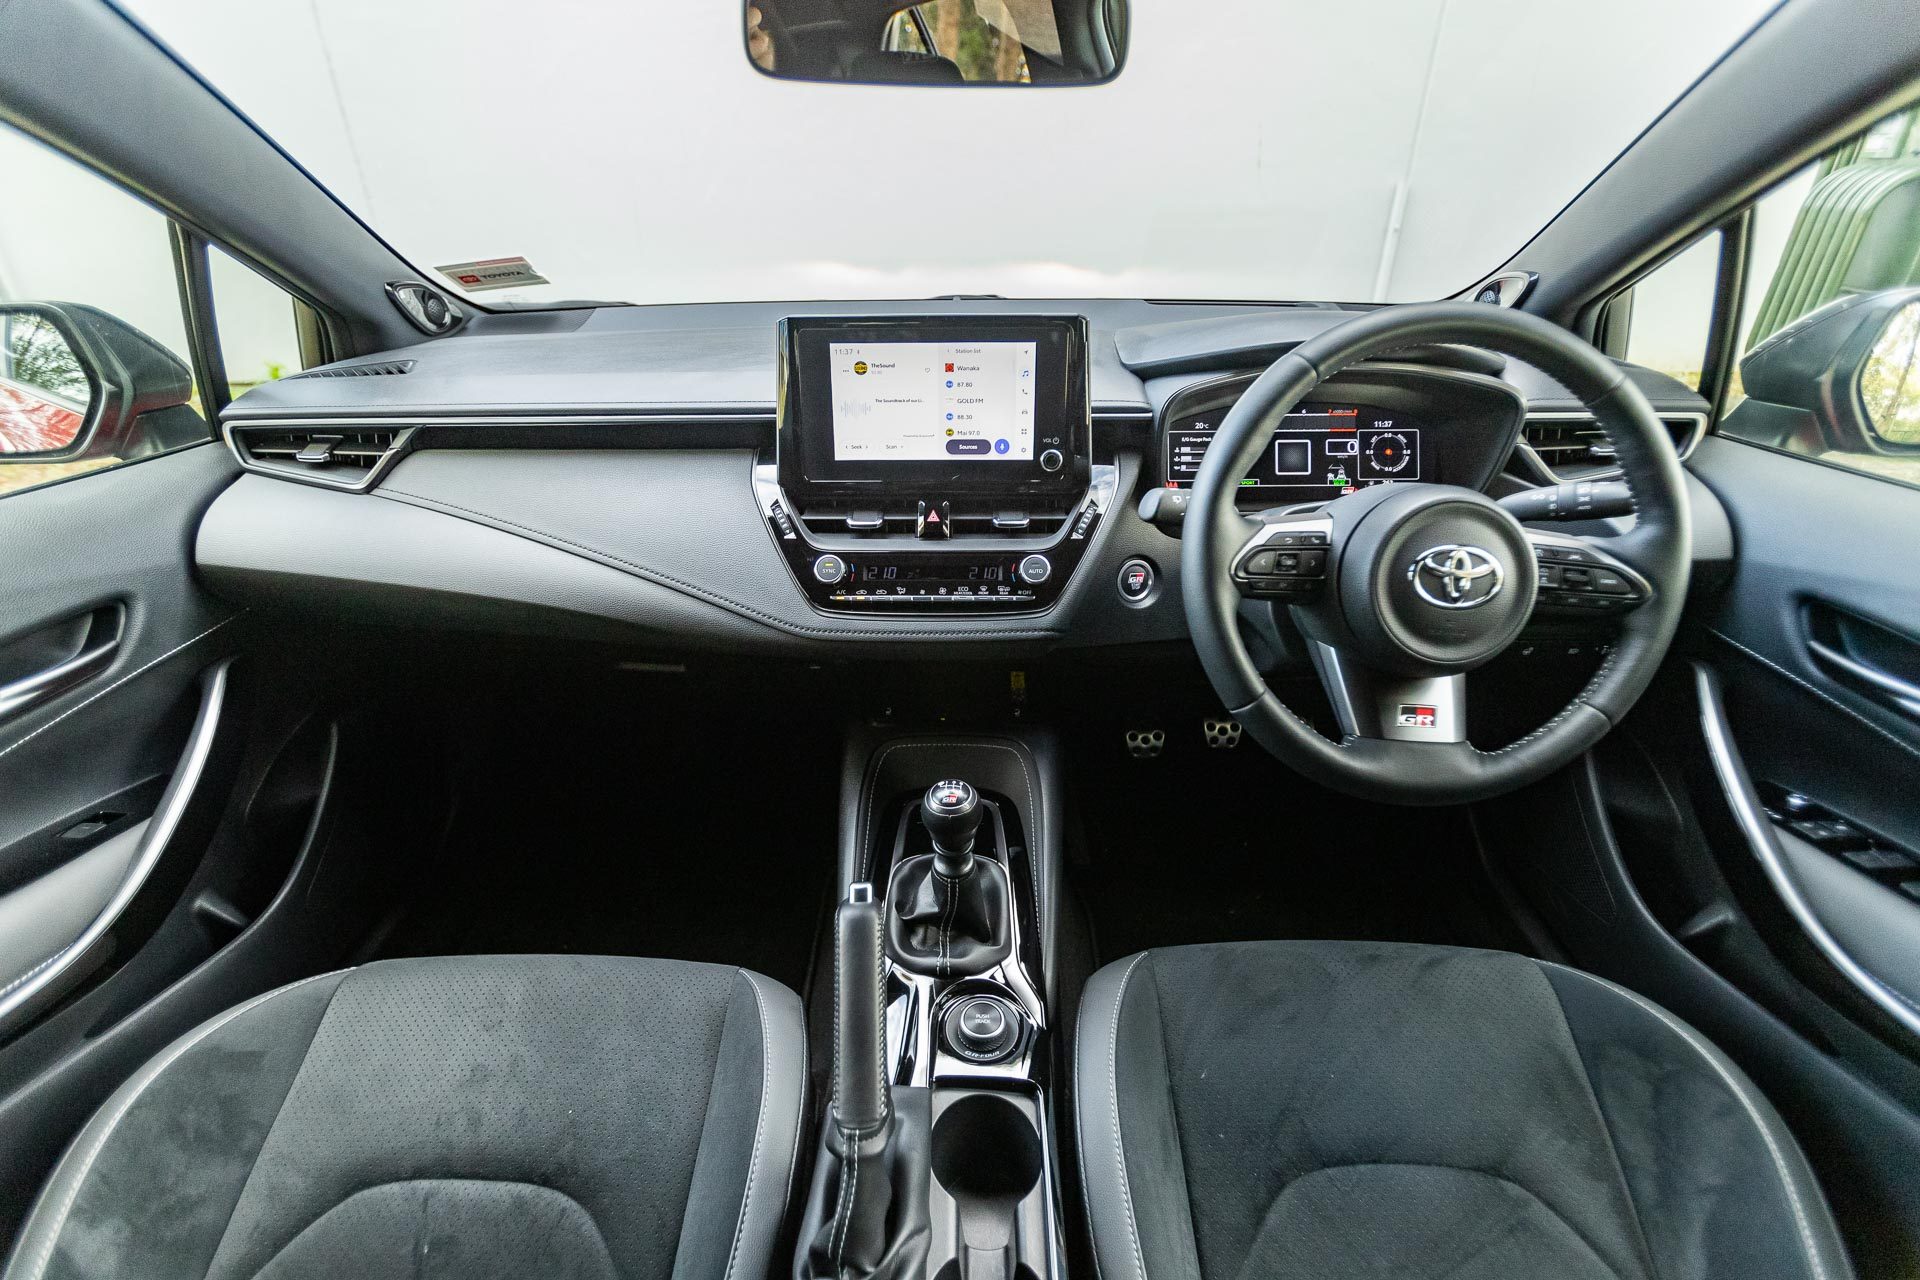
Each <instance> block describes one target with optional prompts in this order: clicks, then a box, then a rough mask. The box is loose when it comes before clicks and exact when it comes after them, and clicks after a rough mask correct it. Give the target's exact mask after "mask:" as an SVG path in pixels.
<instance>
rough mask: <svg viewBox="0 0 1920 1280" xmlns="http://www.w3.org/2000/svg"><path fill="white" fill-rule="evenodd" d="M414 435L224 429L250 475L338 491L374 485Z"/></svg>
mask: <svg viewBox="0 0 1920 1280" xmlns="http://www.w3.org/2000/svg"><path fill="white" fill-rule="evenodd" d="M412 435H413V428H412V427H373V428H353V429H346V428H342V429H340V430H331V429H329V428H327V427H324V426H310V427H271V426H259V427H244V426H235V427H230V428H229V429H228V438H229V439H230V440H231V441H232V443H233V452H234V455H235V456H236V457H238V458H239V459H240V465H241V466H243V467H246V468H247V469H248V470H250V471H264V472H267V473H269V474H272V475H278V476H286V477H288V478H290V479H296V480H306V481H309V482H311V483H314V484H324V485H329V486H332V487H334V488H341V489H363V488H366V487H367V486H368V485H370V484H372V483H373V481H374V480H375V479H376V478H378V476H379V475H380V473H381V472H382V471H384V470H385V469H386V467H387V464H388V463H389V462H391V461H392V460H393V459H394V458H395V457H397V456H398V455H399V453H400V451H401V450H402V449H404V448H405V447H406V444H407V441H408V439H409V438H410V437H411V436H412Z"/></svg>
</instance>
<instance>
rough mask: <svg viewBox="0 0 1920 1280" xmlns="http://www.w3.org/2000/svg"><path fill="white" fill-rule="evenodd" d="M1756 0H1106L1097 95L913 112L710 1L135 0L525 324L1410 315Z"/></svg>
mask: <svg viewBox="0 0 1920 1280" xmlns="http://www.w3.org/2000/svg"><path fill="white" fill-rule="evenodd" d="M1770 3H1771V0H1685V2H1682V3H1676V2H1675V0H1609V2H1608V3H1605V4H1599V3H1591V4H1585V5H1574V4H1571V3H1565V2H1564V0H1548V2H1542V0H1344V2H1337V3H1326V2H1325V0H1217V2H1216V3H1211V4H1202V3H1194V2H1193V0H1188V2H1187V3H1174V2H1172V0H1134V2H1133V34H1132V42H1131V51H1130V56H1129V61H1128V65H1127V67H1126V69H1125V70H1124V72H1123V73H1122V74H1121V76H1120V77H1119V78H1118V79H1117V80H1116V81H1115V82H1113V83H1112V84H1110V85H1107V86H1103V87H1099V88H1092V89H1060V90H985V89H981V90H965V89H958V90H955V89H948V90H929V89H923V88H875V87H865V86H859V87H856V86H841V85H806V84H793V83H786V82H781V81H777V80H774V79H771V78H768V77H766V76H763V75H761V74H759V73H758V72H756V71H755V70H754V69H753V68H752V66H751V65H750V64H749V63H748V61H747V59H746V57H745V55H744V53H743V51H742V43H741V35H740V11H741V6H740V5H739V4H738V3H735V2H734V0H700V2H698V3H684V2H682V3H667V2H666V0H604V2H598V3H596V2H593V0H543V3H540V4H537V5H534V4H528V3H526V2H525V0H407V2H405V3H400V2H398V0H325V2H324V3H322V0H130V5H131V8H132V10H133V12H135V13H136V15H137V16H138V17H140V18H141V20H143V21H145V22H146V23H148V24H149V25H150V26H151V27H152V28H153V29H154V30H155V31H156V32H157V34H159V35H160V36H161V37H162V38H163V39H165V40H166V41H168V42H169V43H170V44H172V45H173V46H174V47H175V48H176V49H177V50H178V51H179V52H180V53H181V54H182V55H183V56H184V57H185V58H186V59H187V60H188V61H189V62H191V63H193V64H194V65H195V66H196V67H198V68H199V69H200V70H201V71H202V72H204V73H205V74H206V75H207V76H208V77H209V78H210V79H211V80H212V81H213V82H214V83H216V84H218V85H220V86H221V87H222V88H223V89H224V90H225V91H226V92H227V94H228V95H229V96H230V97H231V98H233V99H234V101H235V102H236V103H237V104H238V105H239V106H240V107H241V108H242V109H243V110H245V111H247V112H248V113H249V114H250V115H252V116H253V117H254V118H255V119H256V120H257V121H259V122H260V123H261V125H262V126H263V127H264V128H265V129H266V130H267V131H268V132H269V133H270V134H272V135H273V136H274V137H275V138H277V139H278V140H279V141H280V142H281V143H282V144H283V145H284V146H286V147H287V148H288V150H289V151H291V152H292V153H293V154H294V155H295V156H296V157H298V158H300V159H301V160H302V162H303V163H305V164H306V165H307V166H308V168H309V169H311V170H312V171H313V173H314V174H315V175H316V176H317V177H318V178H319V179H320V180H321V181H322V182H324V183H325V184H327V185H328V186H329V187H331V188H332V189H333V190H334V191H335V192H336V193H337V194H338V195H339V196H340V197H341V198H342V199H343V200H344V201H345V202H346V203H347V204H348V205H349V206H350V207H352V208H354V209H355V210H356V211H358V212H359V213H360V214H361V215H362V216H363V217H365V218H366V220H367V221H368V222H369V223H370V224H372V225H373V226H374V227H376V228H377V229H379V230H380V231H381V232H382V233H383V234H384V235H386V236H387V238H388V239H389V240H391V241H392V242H393V243H394V244H395V245H396V246H398V247H399V249H400V250H401V251H402V252H403V253H404V254H407V255H408V256H410V257H411V258H412V259H413V261H414V262H415V264H416V265H417V266H420V267H423V268H431V267H433V266H436V265H441V264H447V263H453V262H458V261H462V260H467V259H475V258H487V257H497V256H507V255H515V254H523V255H525V256H527V257H528V258H530V259H531V260H532V262H533V265H534V266H535V268H536V269H538V270H539V271H540V272H541V273H542V274H544V275H546V276H547V277H548V278H549V279H551V280H552V281H553V284H552V286H549V287H542V288H536V289H532V290H528V291H526V292H525V293H523V294H522V293H496V294H491V295H483V298H482V300H483V301H485V300H487V299H489V298H507V299H512V298H515V297H519V298H522V299H523V300H525V301H530V302H539V301H557V300H561V299H567V298H581V297H585V298H624V299H631V300H636V301H687V300H711V299H719V298H761V299H801V298H811V297H915V296H926V295H929V294H933V293H953V292H967V293H973V292H982V293H985V292H991V293H1003V294H1009V295H1015V296H1036V297H1044V296H1056V297H1057V296H1063V295H1064V296H1073V295H1091V296H1150V297H1221V298H1311V299H1340V300H1347V299H1365V298H1370V297H1374V296H1376V295H1377V296H1384V297H1389V298H1395V299H1407V298H1422V297H1434V296H1440V295H1444V294H1448V293H1452V292H1454V291H1456V290H1459V289H1461V288H1464V287H1465V286H1467V285H1468V284H1470V283H1471V282H1472V281H1473V280H1474V279H1476V278H1477V277H1479V276H1480V275H1482V274H1484V273H1485V272H1486V271H1488V270H1490V269H1491V268H1492V267H1494V266H1495V265H1496V264H1498V263H1499V262H1501V261H1503V260H1504V259H1505V258H1506V257H1507V256H1508V255H1509V254H1510V253H1512V252H1513V251H1514V250H1515V249H1516V248H1518V247H1519V246H1520V245H1521V244H1522V243H1523V242H1524V241H1525V240H1526V238H1527V237H1528V236H1529V235H1530V234H1531V233H1532V232H1533V231H1534V230H1536V229H1537V228H1538V227H1539V226H1540V225H1542V224H1543V223H1544V222H1546V221H1547V220H1548V219H1549V218H1551V217H1552V215H1553V214H1554V213H1555V212H1556V211H1557V210H1558V209H1559V208H1560V207H1561V206H1562V205H1564V204H1565V203H1566V202H1567V201H1568V200H1569V199H1571V198H1572V197H1573V196H1574V195H1575V194H1576V193H1577V192H1578V191H1579V189H1580V188H1581V186H1582V185H1584V184H1585V182H1586V181H1588V180H1589V179H1590V178H1591V177H1592V176H1593V175H1594V174H1595V173H1597V172H1598V171H1599V170H1600V169H1601V168H1602V167H1604V165H1605V164H1606V163H1607V162H1608V161H1609V160H1610V159H1611V158H1612V157H1613V156H1614V155H1616V154H1618V152H1619V151H1620V150H1621V149H1622V148H1624V147H1625V146H1626V145H1627V144H1628V143H1629V142H1630V141H1631V140H1632V138H1633V137H1634V136H1635V134H1637V133H1638V132H1639V131H1640V129H1642V128H1643V127H1644V126H1645V125H1646V124H1647V123H1648V122H1649V121H1650V120H1652V119H1653V117H1654V116H1655V115H1657V114H1658V112H1659V111H1660V110H1661V109H1662V108H1663V107H1664V106H1665V105H1666V104H1667V103H1668V102H1670V101H1671V100H1672V99H1673V98H1674V97H1675V96H1677V95H1678V94H1679V93H1680V92H1681V91H1682V90H1684V88H1685V87H1686V85H1687V84H1688V83H1690V82H1691V81H1692V80H1693V79H1694V78H1695V77H1696V76H1698V75H1699V74H1700V73H1701V72H1702V71H1704V70H1705V69H1706V68H1707V67H1708V66H1709V65H1710V64H1711V63H1712V61H1713V60H1714V59H1715V58H1717V57H1718V56H1719V54H1720V53H1721V52H1722V51H1724V50H1725V49H1726V48H1727V47H1728V46H1729V45H1730V44H1731V43H1732V42H1733V41H1735V40H1736V39H1737V38H1738V37H1739V36H1740V35H1741V33H1743V32H1744V31H1745V30H1746V29H1747V28H1748V27H1749V26H1750V25H1751V24H1752V23H1753V22H1754V21H1756V20H1757V19H1758V17H1759V16H1760V15H1761V14H1762V13H1763V12H1764V10H1765V9H1766V8H1767V7H1769V5H1770ZM1402 187H1404V193H1405V198H1404V202H1403V208H1404V217H1403V221H1402V224H1401V226H1400V228H1399V230H1398V233H1397V237H1396V236H1395V235H1394V234H1393V233H1392V232H1391V230H1390V227H1389V221H1390V213H1391V211H1392V210H1393V209H1394V207H1395V200H1396V192H1397V191H1398V190H1400V189H1401V188H1402ZM9 203H10V204H11V202H9ZM14 224H15V218H14V215H13V213H12V211H11V209H10V208H9V210H8V211H7V212H6V213H0V270H5V269H8V264H13V268H12V269H13V270H15V271H17V272H19V273H20V274H18V275H17V276H16V277H14V278H11V280H10V281H9V280H0V284H7V283H11V285H12V286H13V287H15V288H20V287H23V286H24V285H29V284H31V283H32V277H31V276H30V275H28V274H26V271H27V269H26V268H22V267H20V266H19V265H18V264H19V263H20V261H21V260H22V259H23V257H31V256H32V252H33V251H32V249H31V248H30V247H28V248H24V249H23V244H25V245H27V246H30V245H31V244H32V243H33V242H34V240H36V239H37V238H38V237H39V236H40V235H43V234H47V231H46V229H45V228H38V229H34V230H31V231H28V232H22V231H20V230H18V229H17V228H16V226H15V225H14ZM65 230H66V233H67V234H69V235H71V234H72V232H73V231H74V228H73V227H71V226H69V227H67V228H66V229H65ZM23 237H25V239H24V240H23ZM1390 242H1392V243H1391V248H1389V245H1390Z"/></svg>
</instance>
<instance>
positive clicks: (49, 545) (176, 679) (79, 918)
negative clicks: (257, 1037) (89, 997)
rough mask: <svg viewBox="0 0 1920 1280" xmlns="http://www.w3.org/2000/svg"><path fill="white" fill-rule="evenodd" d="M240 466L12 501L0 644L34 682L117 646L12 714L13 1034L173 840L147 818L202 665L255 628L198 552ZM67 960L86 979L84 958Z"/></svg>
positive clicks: (103, 475) (139, 470)
mask: <svg viewBox="0 0 1920 1280" xmlns="http://www.w3.org/2000/svg"><path fill="white" fill-rule="evenodd" d="M235 474H236V469H235V467H234V465H233V463H232V460H231V458H230V457H229V456H228V455H227V453H226V451H225V450H223V449H220V448H219V447H218V446H215V445H211V444H209V445H206V446H202V447H197V448H191V449H186V450H183V451H181V452H177V453H173V454H168V455H165V456H162V457H157V458H152V459H149V460H147V461H145V462H141V463H139V464H137V465H133V466H127V467H122V468H118V469H115V470H111V471H102V472H99V473H96V474H92V475H86V476H81V477H79V478H76V479H73V480H69V481H67V482H65V483H62V484H56V485H51V486H48V487H46V488H42V489H35V490H30V491H28V492H25V493H18V494H12V495H9V496H7V497H4V498H0V548H4V549H5V551H4V555H5V573H4V575H0V655H9V656H10V657H11V658H12V659H13V660H14V661H15V662H16V663H17V664H20V665H25V666H27V667H28V668H29V671H28V672H27V673H24V678H31V671H32V670H35V669H37V670H41V671H45V670H48V669H49V668H58V667H60V666H62V665H69V664H72V663H73V662H74V660H75V659H84V658H86V657H87V655H88V654H89V652H90V651H92V650H101V649H104V650H105V652H104V654H103V656H102V657H101V658H100V659H99V660H97V661H92V662H82V663H80V664H79V665H80V669H79V670H78V671H75V672H72V673H70V676H69V678H66V679H63V680H61V681H59V682H57V685H56V687H54V688H51V689H48V690H46V691H43V692H42V694H41V695H40V696H39V697H37V698H36V699H35V700H34V701H33V702H32V703H31V704H30V705H24V706H19V707H16V708H15V709H14V711H13V713H12V714H10V715H6V716H4V717H0V937H4V939H5V942H4V945H0V1039H4V1038H5V1037H6V1036H7V1035H9V1034H10V1033H11V1032H13V1031H16V1030H18V1027H19V1024H20V1022H21V1019H22V1017H23V1016H25V1014H26V1013H27V1012H28V1011H27V1010H23V1009H16V1008H15V1007H14V1006H16V1005H18V1004H20V997H21V996H22V995H23V993H24V991H25V989H26V988H28V987H31V986H33V985H34V984H35V983H36V982H37V981H38V980H39V979H38V976H36V977H34V978H27V977H26V975H29V974H32V973H34V971H35V970H36V968H37V967H40V966H43V965H44V964H45V962H46V961H47V960H48V959H49V958H50V957H51V956H53V955H54V954H55V953H57V952H58V951H59V950H60V948H62V947H65V946H66V945H67V944H69V943H71V942H72V941H74V939H75V938H76V937H78V936H79V934H80V933H81V931H82V930H84V929H85V928H86V927H87V925H88V924H89V923H91V922H92V921H93V919H94V918H95V916H97V915H98V914H99V912H100V910H101V908H102V907H104V906H105V905H106V904H107V903H108V902H109V900H111V899H113V898H114V897H115V896H116V894H118V893H119V892H120V891H121V889H122V887H123V886H124V885H125V883H126V880H127V876H128V874H129V872H130V871H132V870H133V869H134V868H136V867H137V866H139V865H140V864H141V863H142V861H143V858H144V860H146V861H150V860H151V859H150V857H144V855H151V854H154V853H157V852H158V851H157V850H149V849H147V848H146V842H147V838H148V837H150V836H153V835H156V834H157V829H149V828H148V825H147V824H148V821H149V819H151V818H152V817H153V816H154V814H155V813H156V812H158V811H160V808H161V806H162V803H163V800H164V799H165V793H166V791H167V783H168V781H169V780H170V779H171V777H172V775H173V774H174V773H175V772H176V770H177V769H178V768H179V765H180V762H181V760H182V755H183V752H184V751H185V750H186V748H187V746H188V743H189V739H190V736H191V734H192V731H193V728H194V726H195V723H196V720H197V719H198V718H199V717H200V716H201V712H202V703H203V698H202V692H201V684H202V673H204V672H206V671H207V670H208V669H209V668H211V667H212V666H214V664H216V663H217V662H218V661H219V660H220V659H222V658H223V657H225V656H227V655H228V654H229V653H231V652H232V648H233V645H234V643H235V635H234V633H235V632H236V631H237V630H238V628H237V627H236V626H235V625H234V622H235V612H234V610H233V609H232V608H231V607H229V606H227V605H224V604H222V603H220V602H218V601H216V600H215V599H213V598H212V597H211V596H209V595H207V594H206V593H205V592H204V591H202V590H201V588H200V586H199V584H198V583H197V582H196V581H195V579H194V577H193V574H192V570H191V559H190V553H191V547H192V545H193V533H194V530H195V527H196V526H197V524H198V521H199V518H200V516H201V514H202V513H203V512H204V511H205V509H206V507H207V505H208V504H209V503H210V502H211V501H212V500H213V498H214V496H215V495H216V494H218V493H219V492H220V490H221V489H223V488H224V487H225V486H226V485H227V484H228V483H230V482H231V480H232V479H233V477H234V475H235ZM103 618H104V619H106V620H107V621H106V622H105V623H104V624H103V623H102V622H101V621H100V620H101V619H103ZM9 674H10V675H13V676H14V677H15V679H14V680H12V681H10V683H9V687H18V684H19V683H20V679H21V678H22V676H23V673H20V672H18V671H17V670H16V671H13V672H9ZM27 922H31V924H30V927H29V926H28V924H27ZM13 924H19V925H20V927H17V928H16V927H12V925H13ZM102 958H104V957H102ZM65 967H66V968H68V969H69V972H67V973H65V974H64V975H62V976H63V979H64V980H65V981H67V982H71V981H72V980H73V979H74V978H75V977H77V976H79V975H78V974H77V973H76V972H73V971H72V970H74V969H76V968H80V967H84V966H72V965H69V966H65ZM23 979H25V981H23ZM49 994H51V993H49Z"/></svg>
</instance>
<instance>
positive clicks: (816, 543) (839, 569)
mask: <svg viewBox="0 0 1920 1280" xmlns="http://www.w3.org/2000/svg"><path fill="white" fill-rule="evenodd" d="M1093 472H1094V474H1093V477H1092V481H1093V482H1092V484H1091V485H1090V486H1089V487H1088V490H1087V492H1086V494H1085V496H1084V497H1083V498H1082V499H1081V500H1080V501H1079V502H1077V503H1075V504H1073V505H1072V506H1071V508H1069V509H1068V510H1067V511H1066V513H1065V515H1064V516H1061V515H1057V514H1056V515H1055V516H1053V517H1052V518H1051V521H1050V523H1049V525H1048V526H1047V528H1046V530H1045V532H1042V533H1039V534H1035V533H1033V532H1031V529H1032V527H1033V525H1034V524H1035V523H1036V522H1035V521H1032V520H1023V521H1021V522H1020V523H1019V524H1017V525H1016V524H1015V522H1014V521H1013V520H1012V519H1010V518H1003V519H999V520H996V521H994V522H993V523H994V524H995V526H996V527H998V526H1000V525H1007V526H1011V529H1010V531H1009V532H1008V533H1004V534H995V533H984V534H975V535H971V536H969V535H967V534H952V535H947V534H944V533H943V534H942V535H941V536H939V537H929V536H928V533H929V530H928V528H927V526H929V525H930V524H932V521H930V520H927V519H926V514H925V513H926V512H928V511H937V512H943V513H946V514H945V515H944V516H943V517H942V523H947V524H951V523H952V520H953V517H952V508H951V507H950V506H949V505H948V504H946V503H944V502H924V501H923V502H921V503H920V504H919V507H918V509H919V510H920V512H921V518H920V520H919V521H918V522H917V523H918V526H919V528H918V532H916V533H915V534H913V535H912V536H909V535H907V534H906V533H905V532H901V533H898V534H893V535H891V536H889V533H888V530H889V529H890V528H891V527H892V526H894V525H900V526H901V527H902V528H903V529H912V528H914V527H915V522H899V521H891V522H890V521H888V520H886V519H885V518H875V519H872V520H871V521H867V520H863V519H862V517H861V516H859V515H858V514H855V515H851V516H845V517H842V518H840V519H838V520H837V521H835V523H836V524H837V526H838V528H840V529H844V530H845V532H841V533H835V532H823V531H821V530H820V529H818V528H814V527H809V523H808V520H807V519H806V518H804V517H803V516H802V515H800V514H797V513H795V512H794V510H793V509H792V507H791V506H790V505H789V501H788V499H787V496H786V495H785V494H784V493H783V492H782V491H781V489H780V486H779V483H778V481H777V478H776V476H775V475H774V474H773V469H772V468H770V467H764V466H763V467H758V468H756V469H755V475H754V490H755V494H756V496H757V498H758V499H759V503H760V508H761V513H762V515H763V516H764V517H765V518H766V522H767V532H768V533H769V534H771V535H772V537H773V541H774V545H775V546H777V547H778V548H779V549H780V554H781V556H782V557H783V558H784V559H785V560H786V562H787V567H788V568H789V569H790V570H792V572H793V579H794V581H795V582H796V583H797V584H798V585H799V587H800V590H801V591H802V593H804V594H805V595H806V597H807V600H808V601H809V602H810V603H811V604H813V605H814V607H816V608H818V609H820V610H822V611H824V612H828V613H858V614H868V615H873V616H893V617H897V616H900V615H902V614H957V615H972V616H976V617H977V616H979V615H981V614H1009V613H1039V612H1043V611H1044V610H1047V609H1050V608H1052V607H1053V605H1054V604H1055V603H1056V602H1057V601H1058V600H1059V598H1060V595H1061V593H1062V592H1063V591H1065V589H1066V585H1067V582H1068V580H1069V579H1070V578H1071V577H1072V575H1073V571H1074V570H1075V569H1076V568H1077V567H1078V566H1079V564H1080V561H1081V559H1082V558H1083V557H1084V556H1085V554H1086V551H1087V549H1088V547H1090V546H1091V545H1092V543H1093V540H1094V536H1095V534H1096V533H1097V532H1098V530H1099V527H1100V520H1101V517H1102V516H1103V515H1104V514H1105V512H1106V508H1107V505H1108V504H1109V503H1110V502H1111V501H1112V500H1113V495H1114V491H1115V489H1116V488H1117V486H1118V475H1117V473H1116V472H1115V471H1114V469H1113V468H1112V467H1108V466H1101V467H1095V468H1093ZM813 523H814V524H815V525H817V524H819V523H820V521H818V520H815V521H814V522H813ZM868 525H871V526H872V531H871V532H866V531H865V530H866V527H867V526H868Z"/></svg>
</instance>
